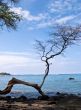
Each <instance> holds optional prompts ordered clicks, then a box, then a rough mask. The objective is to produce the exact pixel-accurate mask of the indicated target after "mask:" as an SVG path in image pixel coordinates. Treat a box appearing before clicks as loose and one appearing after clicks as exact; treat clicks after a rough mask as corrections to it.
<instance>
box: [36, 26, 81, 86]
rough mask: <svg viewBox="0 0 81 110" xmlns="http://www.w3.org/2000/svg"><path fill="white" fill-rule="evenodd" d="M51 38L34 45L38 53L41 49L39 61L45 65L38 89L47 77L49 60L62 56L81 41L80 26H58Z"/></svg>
mask: <svg viewBox="0 0 81 110" xmlns="http://www.w3.org/2000/svg"><path fill="white" fill-rule="evenodd" d="M51 36H52V37H51V38H50V39H49V40H47V41H44V42H42V41H38V43H36V45H37V50H38V51H40V50H39V48H40V49H41V51H40V55H41V60H42V61H44V62H45V63H46V69H45V75H44V78H43V80H42V83H41V85H40V87H42V86H43V84H44V82H45V79H46V77H47V76H48V73H49V67H50V63H49V60H50V59H52V58H54V57H55V56H58V55H60V54H62V53H63V52H64V50H65V49H66V48H68V47H69V46H71V45H73V44H75V43H76V42H77V41H79V40H81V25H79V26H76V27H72V26H58V27H56V29H55V30H54V32H52V33H51ZM44 44H45V45H44Z"/></svg>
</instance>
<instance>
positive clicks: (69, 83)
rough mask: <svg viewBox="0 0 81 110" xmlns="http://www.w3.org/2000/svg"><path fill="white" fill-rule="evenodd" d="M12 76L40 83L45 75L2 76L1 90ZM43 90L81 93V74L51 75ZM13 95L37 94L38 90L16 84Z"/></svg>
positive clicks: (48, 92) (0, 79)
mask: <svg viewBox="0 0 81 110" xmlns="http://www.w3.org/2000/svg"><path fill="white" fill-rule="evenodd" d="M12 77H15V78H18V79H21V80H24V81H29V82H35V83H38V84H40V83H41V81H42V78H43V75H14V76H13V75H11V76H8V75H7V76H6V75H5V76H0V90H3V89H4V88H5V87H6V85H7V83H8V81H9V80H10V79H12ZM70 77H72V78H75V79H74V80H69V78H70ZM42 90H43V91H44V92H45V93H47V94H49V95H52V94H55V93H56V92H61V93H72V94H81V74H59V75H49V76H48V77H47V79H46V81H45V83H44V85H43V87H42ZM9 95H11V96H20V95H26V96H29V97H31V96H37V95H39V94H38V92H37V91H36V90H35V89H34V88H32V87H28V86H25V85H14V87H13V89H12V91H11V93H10V94H9Z"/></svg>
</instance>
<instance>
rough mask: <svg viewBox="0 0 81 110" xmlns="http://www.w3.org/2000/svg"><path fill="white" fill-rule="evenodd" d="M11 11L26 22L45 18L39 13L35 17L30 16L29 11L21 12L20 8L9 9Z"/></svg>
mask: <svg viewBox="0 0 81 110" xmlns="http://www.w3.org/2000/svg"><path fill="white" fill-rule="evenodd" d="M11 11H14V12H15V13H17V14H19V15H20V16H22V17H23V18H24V19H26V20H28V21H40V20H43V19H45V16H44V15H43V14H41V13H39V14H38V15H37V16H35V15H32V14H31V13H30V11H28V10H23V9H22V8H21V7H17V8H16V7H13V8H11Z"/></svg>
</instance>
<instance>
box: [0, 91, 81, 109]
mask: <svg viewBox="0 0 81 110" xmlns="http://www.w3.org/2000/svg"><path fill="white" fill-rule="evenodd" d="M0 110H81V96H77V95H74V94H66V93H59V92H57V94H56V95H55V96H49V97H48V98H43V97H41V96H39V97H38V98H27V97H25V96H20V97H19V98H15V97H11V96H0Z"/></svg>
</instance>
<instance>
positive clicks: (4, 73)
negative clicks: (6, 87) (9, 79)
mask: <svg viewBox="0 0 81 110" xmlns="http://www.w3.org/2000/svg"><path fill="white" fill-rule="evenodd" d="M0 75H10V73H6V72H1V73H0Z"/></svg>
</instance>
